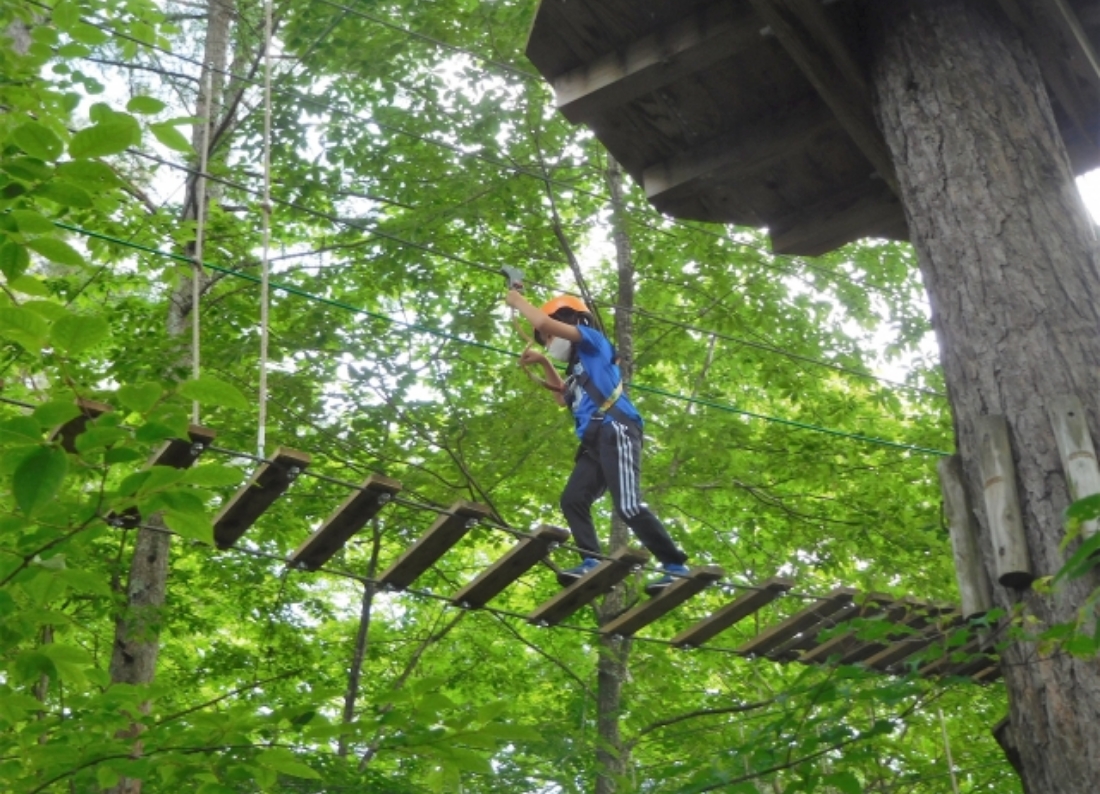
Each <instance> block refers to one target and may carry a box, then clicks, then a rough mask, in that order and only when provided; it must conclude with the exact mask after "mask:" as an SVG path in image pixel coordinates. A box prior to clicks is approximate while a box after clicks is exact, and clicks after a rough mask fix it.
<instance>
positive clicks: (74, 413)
mask: <svg viewBox="0 0 1100 794" xmlns="http://www.w3.org/2000/svg"><path fill="white" fill-rule="evenodd" d="M31 416H33V417H34V419H35V420H36V421H37V422H38V426H39V427H42V428H44V429H46V430H49V429H50V428H53V427H57V426H58V425H63V424H65V423H66V422H68V421H69V420H70V419H75V418H76V417H78V416H80V408H79V407H77V405H76V403H74V402H72V401H71V400H53V401H52V402H48V403H43V404H42V405H40V406H38V407H37V408H35V409H34V413H32V414H31Z"/></svg>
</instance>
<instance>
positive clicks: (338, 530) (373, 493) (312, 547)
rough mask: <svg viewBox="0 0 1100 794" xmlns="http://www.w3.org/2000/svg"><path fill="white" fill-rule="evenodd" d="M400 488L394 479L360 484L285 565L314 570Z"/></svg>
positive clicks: (380, 478)
mask: <svg viewBox="0 0 1100 794" xmlns="http://www.w3.org/2000/svg"><path fill="white" fill-rule="evenodd" d="M401 488H402V486H401V483H399V482H398V481H397V480H391V479H390V478H389V477H383V476H382V475H381V474H372V475H370V476H369V477H367V479H366V480H364V481H363V484H362V485H360V486H359V490H358V491H356V492H354V493H353V494H351V495H350V496H348V498H347V499H345V500H344V502H343V504H341V505H340V506H339V507H337V508H336V510H335V511H334V512H333V513H332V515H330V516H329V517H328V518H326V519H325V523H323V524H321V526H320V527H319V528H318V529H317V531H316V532H314V533H313V534H312V535H310V536H309V537H308V538H306V539H305V540H304V541H303V542H302V544H301V545H300V546H299V547H298V548H297V549H295V550H294V553H293V554H291V555H290V557H289V558H287V563H286V564H287V566H288V567H290V568H299V569H302V570H306V571H316V570H317V569H318V568H320V567H321V566H322V565H324V564H325V563H326V562H328V561H329V560H330V559H332V555H334V554H335V553H336V552H338V551H339V550H340V549H342V548H343V547H344V544H345V543H347V542H348V539H349V538H351V537H352V536H353V535H354V534H355V533H356V532H358V531H359V530H360V529H362V528H363V527H364V526H365V525H366V523H367V522H368V521H370V520H371V519H372V518H374V517H375V516H376V515H378V513H379V511H381V510H382V508H383V507H385V506H386V505H387V504H389V502H390V500H391V499H393V496H394V494H396V493H398V492H399V491H400V490H401Z"/></svg>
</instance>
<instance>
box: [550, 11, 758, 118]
mask: <svg viewBox="0 0 1100 794" xmlns="http://www.w3.org/2000/svg"><path fill="white" fill-rule="evenodd" d="M752 16H753V14H752V12H751V11H749V10H748V9H747V8H746V7H743V6H740V5H737V4H732V3H715V4H713V5H711V6H708V7H707V8H704V9H703V10H701V11H699V12H697V13H695V14H692V15H691V16H688V17H687V18H685V19H682V20H680V21H679V22H677V23H676V24H674V25H672V26H670V27H669V28H668V29H667V30H663V31H660V32H658V33H653V34H651V35H649V36H645V37H644V38H641V39H639V40H637V41H635V42H633V43H631V44H629V45H628V46H626V47H625V48H622V49H620V50H619V51H618V52H613V53H608V54H607V55H605V56H603V57H601V58H597V59H596V60H595V61H592V62H591V63H587V64H585V65H584V66H580V67H578V68H576V69H573V70H572V71H569V72H566V73H565V74H563V75H560V76H558V77H555V78H554V80H553V83H554V93H555V95H556V102H557V106H558V110H560V111H561V113H562V115H564V116H565V117H566V118H567V119H569V121H571V122H573V123H574V124H577V123H580V122H586V121H590V120H591V119H592V118H594V117H596V116H599V115H601V114H604V113H607V112H608V111H611V110H614V109H616V108H619V107H621V106H623V105H626V104H628V103H630V102H632V101H634V100H635V99H638V98H639V97H642V96H645V95H646V94H652V93H654V92H655V91H659V90H660V89H662V88H664V87H666V86H668V85H671V84H672V83H674V82H676V81H677V80H680V79H681V78H683V77H687V76H688V75H691V74H694V73H696V72H699V71H702V70H704V69H706V68H707V67H709V66H711V65H712V64H715V63H717V62H719V61H722V60H724V59H726V58H729V57H730V56H732V55H733V54H734V53H736V52H737V51H738V50H741V49H744V48H745V47H746V46H748V45H751V44H753V43H754V42H756V41H758V40H759V39H760V27H759V25H754V24H752V19H751V18H752Z"/></svg>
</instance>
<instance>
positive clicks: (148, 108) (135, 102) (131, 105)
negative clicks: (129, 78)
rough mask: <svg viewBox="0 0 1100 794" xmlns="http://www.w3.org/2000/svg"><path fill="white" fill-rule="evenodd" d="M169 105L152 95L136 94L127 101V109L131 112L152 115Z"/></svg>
mask: <svg viewBox="0 0 1100 794" xmlns="http://www.w3.org/2000/svg"><path fill="white" fill-rule="evenodd" d="M166 107H168V106H167V105H165V104H164V103H163V102H161V101H160V100H159V99H156V98H154V97H151V96H136V97H133V98H132V99H131V100H130V101H129V102H127V103H126V109H127V110H128V111H130V112H131V113H144V114H146V115H152V114H154V113H160V112H161V111H162V110H164V109H165V108H166Z"/></svg>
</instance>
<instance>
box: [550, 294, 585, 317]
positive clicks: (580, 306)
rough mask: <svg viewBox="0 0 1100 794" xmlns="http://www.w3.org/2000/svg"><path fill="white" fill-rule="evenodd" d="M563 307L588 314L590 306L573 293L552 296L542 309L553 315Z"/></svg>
mask: <svg viewBox="0 0 1100 794" xmlns="http://www.w3.org/2000/svg"><path fill="white" fill-rule="evenodd" d="M562 309H568V310H569V311H572V312H576V313H577V314H588V313H589V312H588V306H586V305H585V303H584V301H582V300H581V299H580V298H575V297H573V296H572V295H559V296H558V297H556V298H552V299H551V300H549V301H547V302H546V303H545V304H543V307H542V311H543V313H545V314H548V315H549V316H551V317H553V316H554V315H555V314H557V313H558V312H560V311H561V310H562Z"/></svg>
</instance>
